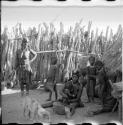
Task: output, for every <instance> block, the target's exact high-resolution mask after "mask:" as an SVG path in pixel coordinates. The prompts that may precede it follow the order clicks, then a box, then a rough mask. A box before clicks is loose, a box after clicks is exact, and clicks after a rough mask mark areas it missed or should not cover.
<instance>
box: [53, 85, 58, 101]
mask: <svg viewBox="0 0 123 125" xmlns="http://www.w3.org/2000/svg"><path fill="white" fill-rule="evenodd" d="M54 92H55V99H56V100H57V98H58V94H57V86H56V84H55V85H54Z"/></svg>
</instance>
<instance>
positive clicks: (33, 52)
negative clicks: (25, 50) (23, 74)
mask: <svg viewBox="0 0 123 125" xmlns="http://www.w3.org/2000/svg"><path fill="white" fill-rule="evenodd" d="M30 52H31V53H32V54H33V55H34V57H33V58H32V59H31V60H30V63H31V62H33V61H34V60H35V59H36V57H37V53H36V52H35V51H34V50H32V49H30Z"/></svg>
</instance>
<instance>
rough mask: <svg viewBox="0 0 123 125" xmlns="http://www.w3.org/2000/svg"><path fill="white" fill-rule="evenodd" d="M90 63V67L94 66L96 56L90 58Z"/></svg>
mask: <svg viewBox="0 0 123 125" xmlns="http://www.w3.org/2000/svg"><path fill="white" fill-rule="evenodd" d="M89 63H90V65H94V63H95V57H94V56H90V57H89Z"/></svg>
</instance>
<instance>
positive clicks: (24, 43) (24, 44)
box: [21, 38, 28, 49]
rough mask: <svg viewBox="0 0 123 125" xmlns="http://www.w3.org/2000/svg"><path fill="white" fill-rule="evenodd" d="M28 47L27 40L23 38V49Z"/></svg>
mask: <svg viewBox="0 0 123 125" xmlns="http://www.w3.org/2000/svg"><path fill="white" fill-rule="evenodd" d="M27 45H28V42H27V39H26V38H23V40H22V43H21V48H22V49H25V48H26V47H27Z"/></svg>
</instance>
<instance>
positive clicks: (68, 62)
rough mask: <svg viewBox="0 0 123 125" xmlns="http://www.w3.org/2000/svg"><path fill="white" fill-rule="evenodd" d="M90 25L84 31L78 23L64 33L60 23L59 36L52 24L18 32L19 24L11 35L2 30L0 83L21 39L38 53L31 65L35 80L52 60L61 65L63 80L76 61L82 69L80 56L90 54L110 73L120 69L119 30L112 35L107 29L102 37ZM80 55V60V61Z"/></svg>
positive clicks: (121, 35) (122, 39) (8, 71)
mask: <svg viewBox="0 0 123 125" xmlns="http://www.w3.org/2000/svg"><path fill="white" fill-rule="evenodd" d="M91 25H92V22H91V21H90V22H89V23H88V26H87V30H85V28H84V26H82V20H81V21H80V22H78V23H76V25H75V27H70V28H69V30H68V32H67V33H65V32H64V26H63V24H62V23H60V31H59V32H56V29H55V26H54V25H53V24H52V23H50V24H49V25H48V24H46V23H43V24H39V26H38V29H36V28H35V27H34V28H29V29H28V30H27V31H24V30H23V29H22V26H21V24H17V25H16V26H15V27H13V29H12V30H11V32H8V29H7V28H4V31H3V32H2V34H1V57H2V58H1V70H2V74H3V73H4V72H5V76H4V79H7V77H8V75H9V74H11V72H12V70H13V68H14V65H15V58H16V51H17V49H19V48H20V45H21V40H22V38H23V37H25V36H27V38H28V40H29V44H30V47H31V48H32V49H33V50H35V51H36V52H38V53H39V54H38V56H37V58H36V60H35V61H34V62H33V63H32V64H31V65H32V70H33V72H34V73H36V79H37V80H41V79H42V77H45V76H46V75H47V72H48V69H49V67H50V60H51V57H52V56H57V58H58V63H59V64H61V63H62V64H63V67H64V68H63V72H64V74H65V75H67V76H69V75H70V74H71V73H72V70H76V69H77V68H78V66H79V63H80V62H79V61H80V60H81V63H80V64H81V65H80V66H82V64H83V65H85V63H84V60H85V61H87V59H86V57H83V56H88V55H89V54H90V53H93V54H95V56H96V57H97V58H100V59H101V60H104V62H105V64H106V66H107V67H109V68H111V69H112V70H116V69H121V66H122V42H123V27H122V26H121V25H119V27H118V29H117V32H116V34H113V31H112V29H110V28H109V27H107V29H106V33H105V34H104V33H103V31H102V32H101V33H99V32H98V29H97V30H96V32H95V31H94V30H92V29H91ZM37 30H38V31H37ZM68 50H69V51H68ZM42 51H44V52H42ZM80 55H81V57H83V58H81V59H80ZM84 58H85V59H84Z"/></svg>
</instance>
